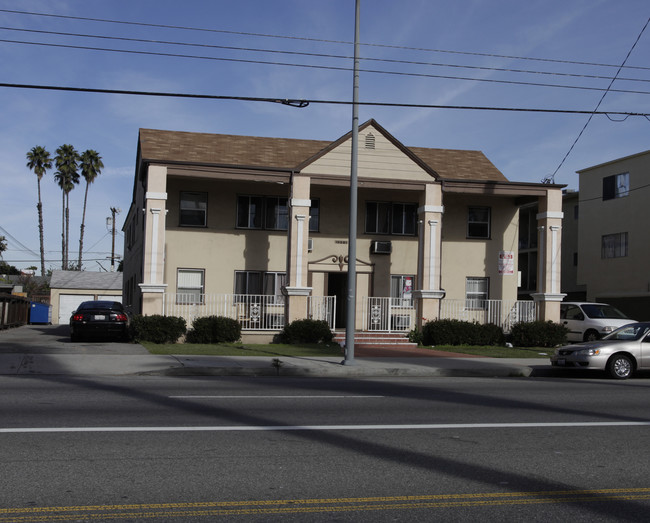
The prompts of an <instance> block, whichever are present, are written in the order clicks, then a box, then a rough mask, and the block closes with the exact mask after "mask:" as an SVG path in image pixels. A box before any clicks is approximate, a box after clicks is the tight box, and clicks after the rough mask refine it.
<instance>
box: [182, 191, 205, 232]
mask: <svg viewBox="0 0 650 523" xmlns="http://www.w3.org/2000/svg"><path fill="white" fill-rule="evenodd" d="M207 213H208V193H207V192H185V191H182V192H181V193H180V212H179V220H178V222H179V225H180V226H182V227H205V226H206V225H207V223H208V220H207Z"/></svg>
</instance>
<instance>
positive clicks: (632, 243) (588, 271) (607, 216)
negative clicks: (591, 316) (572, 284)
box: [578, 152, 650, 300]
mask: <svg viewBox="0 0 650 523" xmlns="http://www.w3.org/2000/svg"><path fill="white" fill-rule="evenodd" d="M626 172H627V173H629V175H630V176H629V182H630V190H629V194H628V196H625V197H622V198H614V199H611V200H606V201H603V199H602V191H603V178H605V177H607V176H612V175H616V174H622V173H626ZM649 173H650V152H646V153H642V154H639V155H635V156H632V157H629V158H623V159H621V160H617V161H614V162H611V163H608V164H604V165H601V166H597V167H595V168H591V169H588V170H585V171H581V172H580V223H579V242H578V246H579V247H578V249H579V253H580V254H579V256H580V258H579V262H578V263H579V267H578V283H581V284H585V285H586V286H587V298H588V299H589V300H594V299H596V298H600V299H607V298H608V297H637V298H650V292H649V291H650V274H649V272H648V267H649V266H650V241H648V223H650V206H648V204H647V197H646V196H647V189H646V190H641V189H642V188H644V187H645V186H647V185H648V183H649V182H650V174H649ZM622 232H627V233H628V255H627V256H626V257H619V258H607V259H603V258H602V257H601V246H602V236H603V235H607V234H615V233H622Z"/></svg>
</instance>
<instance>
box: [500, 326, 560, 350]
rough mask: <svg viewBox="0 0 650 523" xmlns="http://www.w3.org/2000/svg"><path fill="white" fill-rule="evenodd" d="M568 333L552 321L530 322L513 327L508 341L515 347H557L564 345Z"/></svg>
mask: <svg viewBox="0 0 650 523" xmlns="http://www.w3.org/2000/svg"><path fill="white" fill-rule="evenodd" d="M568 332H569V330H568V329H567V328H566V327H565V326H564V325H560V324H558V323H553V322H552V321H546V322H545V321H531V322H528V323H517V324H515V325H513V326H512V329H511V330H510V336H509V339H510V342H511V343H512V344H513V345H514V346H515V347H557V346H558V345H562V344H564V343H566V335H567V333H568Z"/></svg>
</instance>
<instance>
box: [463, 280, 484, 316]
mask: <svg viewBox="0 0 650 523" xmlns="http://www.w3.org/2000/svg"><path fill="white" fill-rule="evenodd" d="M489 292H490V279H489V278H479V277H474V276H468V277H467V278H466V279H465V308H467V309H472V310H485V309H486V307H487V300H488V296H489Z"/></svg>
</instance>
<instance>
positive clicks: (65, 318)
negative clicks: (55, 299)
mask: <svg viewBox="0 0 650 523" xmlns="http://www.w3.org/2000/svg"><path fill="white" fill-rule="evenodd" d="M94 299H95V295H94V294H61V295H60V296H59V325H67V324H68V323H70V315H71V314H72V311H75V310H77V307H78V306H79V304H80V303H81V302H82V301H88V300H94Z"/></svg>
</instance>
